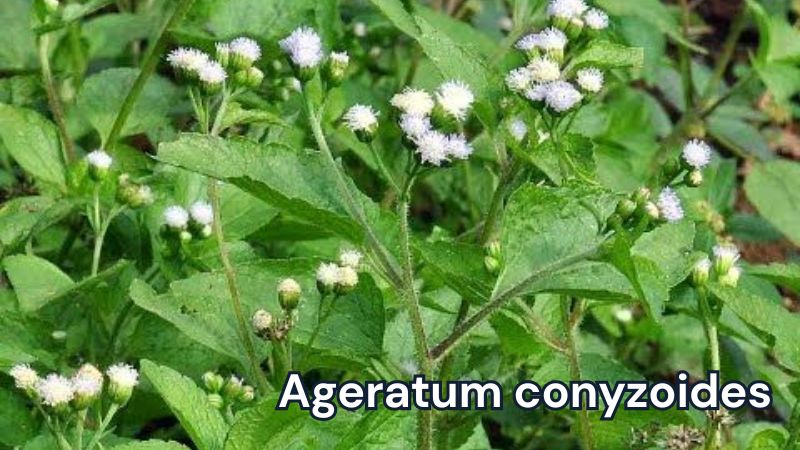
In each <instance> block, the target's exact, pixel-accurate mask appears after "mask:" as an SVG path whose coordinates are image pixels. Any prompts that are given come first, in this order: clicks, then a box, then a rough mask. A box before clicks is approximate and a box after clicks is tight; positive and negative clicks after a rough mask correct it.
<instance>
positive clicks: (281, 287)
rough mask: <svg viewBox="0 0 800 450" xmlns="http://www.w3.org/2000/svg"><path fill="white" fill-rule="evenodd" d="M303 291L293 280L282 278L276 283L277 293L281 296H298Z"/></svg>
mask: <svg viewBox="0 0 800 450" xmlns="http://www.w3.org/2000/svg"><path fill="white" fill-rule="evenodd" d="M302 291H303V289H302V288H301V287H300V283H298V282H297V281H295V279H294V278H284V279H283V280H281V281H280V283H278V293H279V294H283V295H300V293H301V292H302Z"/></svg>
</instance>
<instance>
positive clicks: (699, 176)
mask: <svg viewBox="0 0 800 450" xmlns="http://www.w3.org/2000/svg"><path fill="white" fill-rule="evenodd" d="M683 181H684V183H686V185H687V186H691V187H698V186H700V185H701V184H703V172H701V171H700V170H692V171H691V172H687V173H686V176H685V177H684V179H683Z"/></svg>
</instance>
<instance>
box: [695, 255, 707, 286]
mask: <svg viewBox="0 0 800 450" xmlns="http://www.w3.org/2000/svg"><path fill="white" fill-rule="evenodd" d="M710 274H711V260H710V259H708V257H704V258H703V259H701V260H700V261H697V262H696V263H695V264H694V267H693V268H692V282H694V284H695V286H702V285H704V284H706V282H707V281H708V277H709V275H710Z"/></svg>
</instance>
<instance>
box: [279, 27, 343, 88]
mask: <svg viewBox="0 0 800 450" xmlns="http://www.w3.org/2000/svg"><path fill="white" fill-rule="evenodd" d="M278 45H279V46H280V48H281V50H283V52H284V53H285V54H286V56H287V57H288V58H289V61H290V62H291V63H292V67H293V68H294V69H295V74H296V75H297V78H299V79H300V80H302V81H308V80H310V79H311V78H313V77H314V75H315V74H316V73H317V69H319V67H320V66H321V65H322V64H323V62H324V63H325V67H324V69H325V70H324V73H323V75H324V76H325V80H326V81H327V82H329V83H330V84H332V85H334V86H335V85H338V84H340V83H341V82H342V81H343V80H344V78H345V76H346V73H347V67H348V66H349V64H350V56H349V55H348V54H347V53H346V52H331V53H330V54H329V55H328V56H327V60H326V55H325V50H324V49H323V48H322V39H321V38H320V36H319V34H318V33H317V32H316V31H315V30H314V29H313V28H310V27H299V28H297V29H295V30H294V31H292V33H291V34H290V35H289V36H287V37H285V38H284V39H282V40H281V41H280V42H278Z"/></svg>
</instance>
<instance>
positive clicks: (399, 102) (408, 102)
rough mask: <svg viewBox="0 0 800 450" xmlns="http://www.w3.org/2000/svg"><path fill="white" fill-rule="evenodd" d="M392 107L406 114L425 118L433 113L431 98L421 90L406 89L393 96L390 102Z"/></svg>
mask: <svg viewBox="0 0 800 450" xmlns="http://www.w3.org/2000/svg"><path fill="white" fill-rule="evenodd" d="M390 103H391V104H392V106H394V107H395V108H397V109H399V110H400V111H403V112H404V113H407V114H413V115H415V116H427V115H429V114H430V113H431V111H433V106H434V102H433V98H432V97H431V95H430V94H428V93H427V92H425V91H424V90H422V89H414V88H411V87H406V88H405V89H403V92H400V93H398V94H395V95H394V97H392V100H391V102H390Z"/></svg>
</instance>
